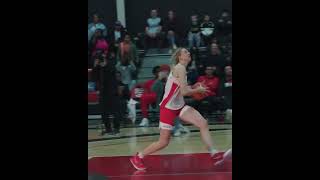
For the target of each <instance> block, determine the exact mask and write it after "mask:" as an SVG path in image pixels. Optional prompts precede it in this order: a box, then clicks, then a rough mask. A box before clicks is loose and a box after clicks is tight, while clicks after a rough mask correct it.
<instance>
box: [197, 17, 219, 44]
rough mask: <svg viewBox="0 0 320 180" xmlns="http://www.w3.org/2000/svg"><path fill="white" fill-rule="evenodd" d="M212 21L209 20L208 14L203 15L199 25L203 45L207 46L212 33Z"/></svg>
mask: <svg viewBox="0 0 320 180" xmlns="http://www.w3.org/2000/svg"><path fill="white" fill-rule="evenodd" d="M214 28H215V27H214V23H213V22H212V21H211V20H210V16H209V15H208V14H206V15H204V19H203V22H202V23H201V25H200V29H201V37H202V39H203V42H204V45H205V46H208V45H209V44H210V43H211V40H212V38H213V35H214Z"/></svg>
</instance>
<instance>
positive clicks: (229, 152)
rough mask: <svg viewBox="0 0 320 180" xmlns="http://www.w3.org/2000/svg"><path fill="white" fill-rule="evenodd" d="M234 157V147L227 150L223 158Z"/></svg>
mask: <svg viewBox="0 0 320 180" xmlns="http://www.w3.org/2000/svg"><path fill="white" fill-rule="evenodd" d="M231 157H232V149H229V150H228V151H226V152H225V153H224V154H223V158H228V159H229V158H230V159H231Z"/></svg>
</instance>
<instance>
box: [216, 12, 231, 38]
mask: <svg viewBox="0 0 320 180" xmlns="http://www.w3.org/2000/svg"><path fill="white" fill-rule="evenodd" d="M217 32H218V34H219V35H220V36H226V35H228V34H230V33H231V32H232V17H231V15H230V13H229V11H228V10H226V9H225V10H223V11H222V13H221V15H220V17H219V18H218V22H217Z"/></svg>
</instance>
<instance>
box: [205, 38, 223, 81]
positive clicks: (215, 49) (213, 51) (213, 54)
mask: <svg viewBox="0 0 320 180" xmlns="http://www.w3.org/2000/svg"><path fill="white" fill-rule="evenodd" d="M202 63H203V64H212V65H214V66H215V67H216V68H217V69H216V73H217V75H218V76H219V77H221V76H222V74H223V69H224V67H225V66H226V64H227V61H226V59H225V57H224V56H223V55H222V53H221V50H220V48H219V46H218V44H215V43H212V44H211V46H210V52H209V53H208V55H207V58H205V59H203V62H202Z"/></svg>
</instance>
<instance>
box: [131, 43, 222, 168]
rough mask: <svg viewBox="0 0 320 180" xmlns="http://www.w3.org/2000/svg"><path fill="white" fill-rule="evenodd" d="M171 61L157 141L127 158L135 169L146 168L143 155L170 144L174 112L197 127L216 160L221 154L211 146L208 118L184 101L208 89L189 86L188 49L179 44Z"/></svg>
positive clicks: (189, 59)
mask: <svg viewBox="0 0 320 180" xmlns="http://www.w3.org/2000/svg"><path fill="white" fill-rule="evenodd" d="M172 61H173V64H174V66H173V67H172V70H171V73H170V75H169V77H168V79H167V82H166V86H165V93H164V95H163V99H162V101H161V103H160V123H159V128H160V137H159V140H158V141H157V142H154V143H152V144H151V145H149V146H148V147H147V148H145V149H144V150H143V151H141V152H138V153H137V154H136V155H135V156H133V157H131V158H130V162H131V163H132V165H133V166H134V167H135V168H136V169H137V170H145V169H146V167H145V165H144V164H143V160H142V159H143V158H144V157H145V156H147V155H149V154H152V153H154V152H156V151H159V150H161V149H163V148H165V147H166V146H167V145H168V144H169V141H170V136H171V131H172V129H173V125H174V119H175V117H177V116H179V118H180V119H181V120H182V121H185V122H187V123H191V124H193V125H194V126H196V127H198V128H200V134H201V139H202V141H203V143H204V144H205V145H206V148H207V150H208V151H209V152H210V154H211V158H212V159H214V160H215V161H219V160H222V158H223V153H220V152H218V151H217V150H216V149H215V148H214V147H213V143H212V140H211V135H210V132H209V127H208V122H207V120H206V119H204V118H203V117H202V115H201V114H200V113H199V112H198V111H197V110H195V109H194V108H192V107H190V106H188V105H185V102H184V98H183V97H184V96H191V95H192V94H194V93H206V92H207V89H206V88H205V87H203V86H199V87H198V88H195V89H192V88H191V87H190V86H188V85H187V75H186V67H187V66H188V64H189V63H190V61H191V57H190V53H189V51H188V50H187V49H185V48H178V49H177V50H176V51H175V53H174V54H173V55H172Z"/></svg>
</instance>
